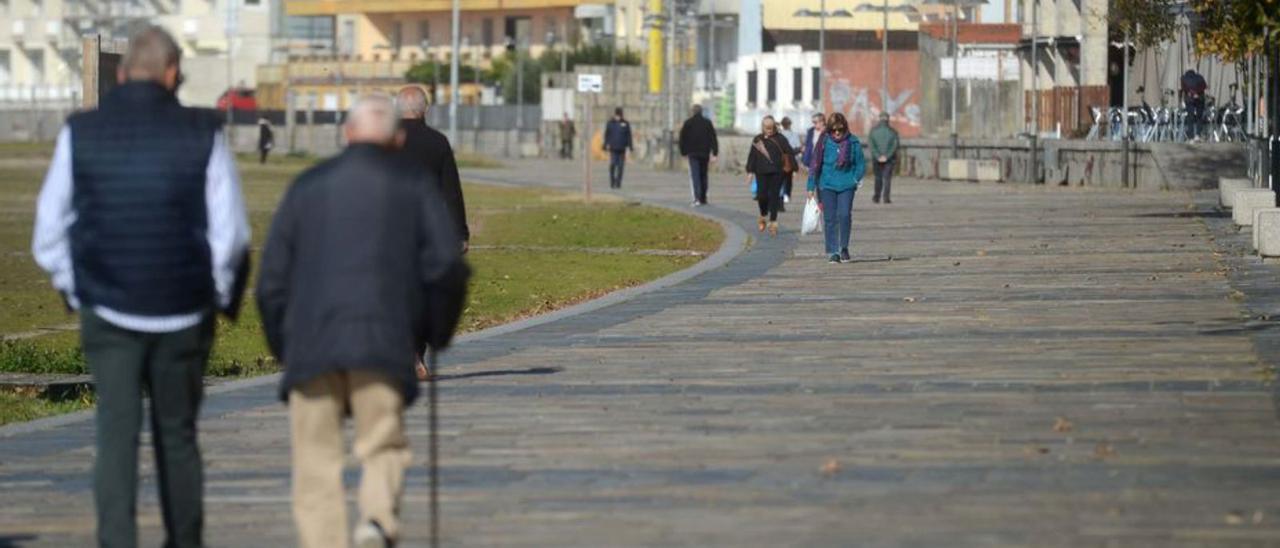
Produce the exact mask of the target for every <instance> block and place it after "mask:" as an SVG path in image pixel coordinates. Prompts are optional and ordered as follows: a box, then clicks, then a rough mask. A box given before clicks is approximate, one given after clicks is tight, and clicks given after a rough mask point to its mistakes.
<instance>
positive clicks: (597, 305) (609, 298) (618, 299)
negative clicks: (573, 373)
mask: <svg viewBox="0 0 1280 548" xmlns="http://www.w3.org/2000/svg"><path fill="white" fill-rule="evenodd" d="M467 178H468V179H474V180H477V181H480V182H483V183H486V184H498V185H507V186H520V187H530V186H532V187H539V188H547V189H550V190H555V191H564V189H561V188H556V187H552V186H548V185H538V184H524V183H514V182H511V181H510V180H508V179H499V178H495V177H484V176H474V175H469V176H468V177H467ZM625 197H626V199H627V200H630V201H635V202H639V203H642V204H644V205H648V206H653V207H659V208H662V209H665V210H668V211H674V212H677V213H682V214H685V215H691V216H694V217H699V218H702V219H706V220H710V221H715V222H717V223H719V224H720V228H721V229H722V230H724V232H725V239H724V242H722V243H721V244H720V248H719V249H717V250H716V251H715V253H712V254H711V255H709V256H708V257H707V258H705V259H703V260H701V261H698V262H697V263H695V264H694V265H693V266H690V267H689V268H686V269H684V270H680V271H677V272H673V273H671V274H668V275H666V276H663V277H661V278H658V279H656V280H653V281H651V282H648V283H645V284H642V285H638V286H635V287H628V288H626V289H620V290H617V291H614V292H612V293H609V294H607V295H604V296H602V297H598V298H595V299H591V300H589V301H586V302H582V303H578V304H575V305H573V306H570V307H567V308H562V309H560V310H555V311H552V312H547V313H546V314H539V315H537V316H534V317H532V318H526V319H523V320H518V321H515V322H511V323H506V324H502V325H497V326H494V327H490V328H488V329H482V330H480V331H475V332H472V333H467V334H465V335H462V336H460V337H458V338H456V339H455V340H454V343H453V344H454V345H455V346H457V345H463V344H467V343H470V342H476V341H482V340H486V339H492V338H494V337H499V336H502V335H509V334H511V333H516V332H518V331H524V330H526V329H530V328H533V327H537V326H540V325H545V324H548V323H552V322H557V321H560V320H563V319H566V318H570V317H573V316H579V315H582V314H586V313H588V312H594V311H596V310H600V309H602V308H607V307H610V306H614V305H617V304H621V303H624V302H627V301H630V300H632V299H635V298H637V297H640V296H642V295H645V294H648V293H652V292H654V291H658V290H660V289H665V288H668V287H671V286H674V285H678V284H680V283H683V282H685V281H688V280H690V279H693V278H695V277H697V276H699V275H702V274H704V273H706V272H709V271H712V270H715V269H717V268H720V267H722V266H725V265H726V264H728V263H729V262H730V261H732V260H733V259H734V258H736V257H737V256H738V255H741V254H742V252H743V251H746V249H747V244H748V243H749V241H750V237H749V236H748V235H747V233H746V231H745V230H743V229H742V228H741V227H739V226H738V225H737V224H734V223H733V222H732V221H730V220H728V219H724V218H722V217H718V216H716V215H712V214H710V213H708V212H704V211H698V210H689V209H687V208H681V207H677V206H673V205H669V204H663V203H661V202H656V201H652V200H645V199H643V198H638V197H635V196H630V195H625ZM445 355H446V356H447V355H448V351H446V352H445ZM280 376H281V374H280V373H272V374H269V375H263V376H260V377H252V378H248V379H239V380H234V381H230V382H226V383H221V384H218V385H215V386H210V387H207V388H206V389H205V399H206V400H207V399H208V398H209V397H211V396H216V395H219V394H225V393H228V392H234V391H237V390H242V389H245V388H254V387H259V386H263V385H266V384H276V383H279V382H280ZM93 417H94V411H93V410H92V409H90V410H85V411H77V412H75V413H68V414H65V415H55V416H52V417H45V418H42V419H35V420H31V421H27V422H20V423H15V424H10V425H6V426H0V439H3V438H9V437H13V436H20V435H23V434H29V433H32V432H40V431H44V430H51V429H53V428H58V427H61V426H66V425H69V424H75V423H79V422H83V421H88V420H92V419H93Z"/></svg>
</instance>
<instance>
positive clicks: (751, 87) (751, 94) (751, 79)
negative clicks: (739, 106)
mask: <svg viewBox="0 0 1280 548" xmlns="http://www.w3.org/2000/svg"><path fill="white" fill-rule="evenodd" d="M757 76H759V74H758V71H754V70H748V71H747V104H748V105H754V104H756V95H757V93H756V88H757V87H758V86H757V85H756V77H757Z"/></svg>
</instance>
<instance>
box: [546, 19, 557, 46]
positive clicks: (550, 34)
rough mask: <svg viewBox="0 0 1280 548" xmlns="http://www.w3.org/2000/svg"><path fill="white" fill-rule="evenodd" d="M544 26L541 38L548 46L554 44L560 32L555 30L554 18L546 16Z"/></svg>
mask: <svg viewBox="0 0 1280 548" xmlns="http://www.w3.org/2000/svg"><path fill="white" fill-rule="evenodd" d="M544 24H545V25H546V32H544V33H542V36H543V38H544V40H546V44H547V45H548V46H550V45H552V44H554V43H555V40H557V39H559V38H560V32H558V31H557V29H556V18H555V17H553V16H547V20H546V22H545V23H544Z"/></svg>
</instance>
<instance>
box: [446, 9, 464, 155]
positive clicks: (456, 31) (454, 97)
mask: <svg viewBox="0 0 1280 548" xmlns="http://www.w3.org/2000/svg"><path fill="white" fill-rule="evenodd" d="M461 3H462V1H461V0H453V14H452V20H453V21H452V23H451V26H452V27H453V53H452V54H451V55H450V61H449V141H450V142H452V143H455V144H456V143H457V141H458V51H459V50H458V45H459V44H458V43H459V41H460V40H462V8H461Z"/></svg>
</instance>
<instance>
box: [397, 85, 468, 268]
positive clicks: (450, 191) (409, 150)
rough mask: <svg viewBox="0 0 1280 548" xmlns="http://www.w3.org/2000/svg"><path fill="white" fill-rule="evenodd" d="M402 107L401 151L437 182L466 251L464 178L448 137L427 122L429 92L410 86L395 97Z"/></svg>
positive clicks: (438, 194) (466, 230) (438, 190)
mask: <svg viewBox="0 0 1280 548" xmlns="http://www.w3.org/2000/svg"><path fill="white" fill-rule="evenodd" d="M396 103H397V106H398V107H399V109H400V116H401V118H400V129H401V130H403V131H404V143H403V144H402V145H401V152H402V154H403V155H404V156H405V157H406V158H408V159H409V161H410V162H412V163H413V164H415V165H417V166H420V167H421V168H422V170H423V171H424V172H425V173H426V174H427V175H428V178H427V181H428V182H430V183H432V184H434V185H435V186H436V190H437V192H436V195H437V196H439V198H440V199H442V200H444V203H445V205H446V206H447V207H448V209H449V214H450V215H451V216H452V217H453V222H454V229H455V230H456V232H457V233H458V237H459V238H460V239H461V240H462V243H461V246H462V251H463V253H466V251H467V247H468V245H469V244H468V242H469V241H470V240H471V230H470V229H469V228H467V204H466V201H465V200H464V199H463V197H462V179H461V177H459V176H458V160H457V158H455V157H454V155H453V147H452V146H450V145H449V138H448V137H445V135H444V134H443V133H440V132H439V131H436V129H435V128H433V127H431V126H428V125H427V95H426V94H425V93H423V92H422V88H420V87H417V86H407V87H405V88H403V89H401V90H400V93H399V94H398V95H397V97H396Z"/></svg>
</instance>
